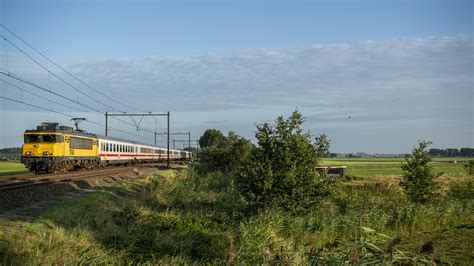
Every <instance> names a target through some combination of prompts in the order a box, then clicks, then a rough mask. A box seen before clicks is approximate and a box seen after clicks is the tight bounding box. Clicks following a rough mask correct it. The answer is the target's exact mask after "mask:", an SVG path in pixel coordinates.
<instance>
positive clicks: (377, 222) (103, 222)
mask: <svg viewBox="0 0 474 266" xmlns="http://www.w3.org/2000/svg"><path fill="white" fill-rule="evenodd" d="M360 181H361V180H353V181H346V182H342V183H340V184H338V185H337V187H335V188H334V191H333V193H332V194H331V195H330V196H328V197H327V198H325V199H324V200H321V201H320V202H318V204H315V205H314V206H312V207H311V210H310V211H309V212H308V213H306V214H304V215H296V216H295V215H293V214H291V213H289V212H286V211H285V210H284V209H270V210H266V211H264V212H260V213H257V214H251V212H247V206H248V205H247V203H246V201H245V200H244V199H243V198H242V197H241V196H240V194H239V193H238V192H237V190H236V189H235V185H234V183H233V182H234V181H233V179H232V178H231V177H228V176H225V175H221V174H218V173H214V174H202V173H198V172H195V171H194V170H193V169H188V170H180V171H177V172H164V174H163V175H154V176H150V177H148V178H147V179H145V180H142V181H135V182H133V183H128V184H123V185H120V186H117V187H113V188H110V189H107V190H102V191H97V192H92V193H89V194H87V195H85V196H84V197H81V198H76V199H72V200H69V201H66V202H63V203H61V204H59V205H58V206H55V207H53V208H51V209H49V210H47V211H45V212H43V213H42V215H41V216H40V217H39V218H38V219H36V220H35V221H33V222H28V221H23V222H16V223H15V224H13V225H8V228H9V229H8V231H7V230H0V264H22V265H23V264H139V263H149V264H193V263H211V264H229V263H231V264H232V263H235V264H368V263H375V264H389V263H394V264H430V263H431V261H437V262H439V261H441V262H443V261H456V260H452V258H451V257H452V256H454V255H452V254H453V252H454V251H453V250H456V249H453V248H452V245H454V244H449V245H448V244H443V243H447V242H446V241H452V243H455V244H458V245H460V246H468V243H470V242H472V240H473V239H474V238H473V237H474V236H473V233H474V227H472V228H471V227H469V226H468V225H470V224H474V202H473V200H472V197H470V195H472V193H471V189H472V180H467V181H458V182H457V183H453V184H452V185H451V186H450V188H449V190H448V193H445V194H443V195H444V196H442V198H440V199H438V200H434V201H431V202H429V203H427V204H423V205H422V204H416V203H410V202H409V201H408V200H407V199H406V197H404V194H403V191H402V190H401V189H400V188H398V187H397V186H394V185H393V184H391V183H387V182H385V183H384V182H365V183H364V182H360ZM440 197H441V196H440ZM5 228H6V227H5ZM452 230H454V231H453V232H462V234H461V235H459V234H454V233H453V234H450V235H449V238H448V237H447V238H446V239H447V240H445V238H440V237H434V236H433V235H437V234H438V233H437V232H441V233H439V234H442V232H451V231H452ZM430 241H431V242H432V244H430ZM439 241H443V242H439ZM443 245H444V246H445V248H442V247H443ZM430 247H432V248H431V249H430ZM430 250H431V251H430ZM440 250H441V251H440ZM463 252H464V253H462V254H457V253H454V254H455V256H465V257H467V258H469V256H470V254H469V251H468V250H467V249H465V251H463Z"/></svg>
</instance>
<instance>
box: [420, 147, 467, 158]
mask: <svg viewBox="0 0 474 266" xmlns="http://www.w3.org/2000/svg"><path fill="white" fill-rule="evenodd" d="M428 154H429V155H430V156H433V157H474V148H460V149H457V148H448V149H436V148H432V149H429V150H428Z"/></svg>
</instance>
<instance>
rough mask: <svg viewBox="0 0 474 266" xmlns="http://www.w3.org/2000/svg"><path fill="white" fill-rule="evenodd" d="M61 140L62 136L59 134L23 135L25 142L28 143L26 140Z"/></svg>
mask: <svg viewBox="0 0 474 266" xmlns="http://www.w3.org/2000/svg"><path fill="white" fill-rule="evenodd" d="M62 141H63V136H61V135H52V134H47V135H32V134H28V135H25V143H28V142H62Z"/></svg>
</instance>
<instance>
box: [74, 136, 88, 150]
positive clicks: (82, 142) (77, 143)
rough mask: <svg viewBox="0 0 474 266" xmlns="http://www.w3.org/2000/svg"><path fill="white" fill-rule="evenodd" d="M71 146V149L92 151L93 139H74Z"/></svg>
mask: <svg viewBox="0 0 474 266" xmlns="http://www.w3.org/2000/svg"><path fill="white" fill-rule="evenodd" d="M69 146H70V147H71V149H84V150H92V139H83V138H74V137H72V138H71V142H70V143H69Z"/></svg>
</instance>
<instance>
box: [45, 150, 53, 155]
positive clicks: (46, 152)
mask: <svg viewBox="0 0 474 266" xmlns="http://www.w3.org/2000/svg"><path fill="white" fill-rule="evenodd" d="M43 155H53V154H52V153H50V152H49V151H45V152H43Z"/></svg>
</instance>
